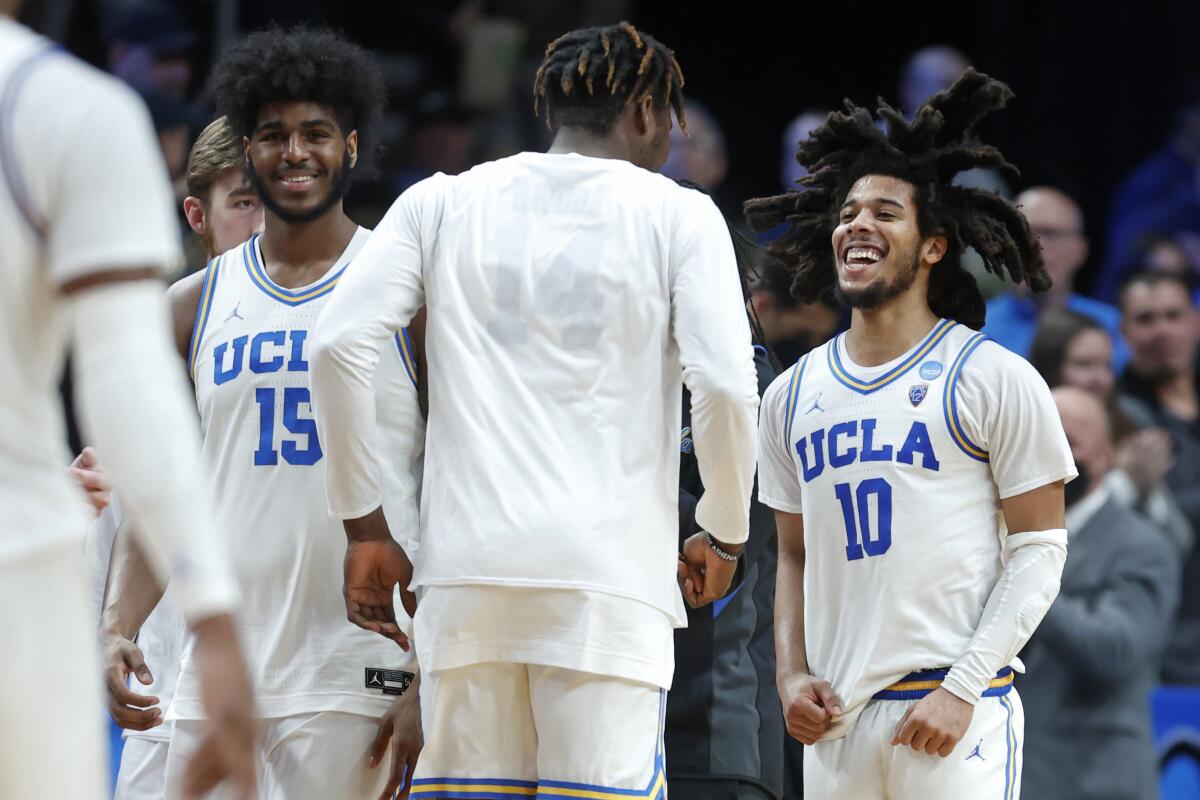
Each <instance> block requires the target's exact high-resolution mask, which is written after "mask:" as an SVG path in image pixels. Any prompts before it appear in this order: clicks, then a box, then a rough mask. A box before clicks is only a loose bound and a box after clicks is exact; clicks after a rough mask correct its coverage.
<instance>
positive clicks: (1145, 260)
mask: <svg viewBox="0 0 1200 800" xmlns="http://www.w3.org/2000/svg"><path fill="white" fill-rule="evenodd" d="M1133 252H1134V258H1133V263H1134V264H1135V265H1136V266H1137V268H1138V269H1139V270H1145V271H1147V272H1173V273H1175V274H1176V275H1186V276H1188V277H1189V279H1193V280H1194V278H1195V273H1196V266H1195V264H1193V263H1192V259H1191V256H1189V255H1188V252H1187V250H1186V249H1184V247H1183V245H1181V244H1180V243H1179V241H1178V240H1177V239H1176V238H1175V237H1174V236H1168V235H1166V234H1161V233H1148V234H1146V235H1145V236H1143V237H1142V239H1141V241H1139V242H1138V245H1137V247H1136V248H1134V251H1133Z"/></svg>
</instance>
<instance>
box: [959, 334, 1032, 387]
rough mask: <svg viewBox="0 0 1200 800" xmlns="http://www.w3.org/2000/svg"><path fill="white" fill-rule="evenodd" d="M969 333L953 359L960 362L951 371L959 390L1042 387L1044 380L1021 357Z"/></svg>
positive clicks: (994, 342) (984, 337)
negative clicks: (1023, 385) (1014, 386)
mask: <svg viewBox="0 0 1200 800" xmlns="http://www.w3.org/2000/svg"><path fill="white" fill-rule="evenodd" d="M971 333H972V335H971V336H970V337H968V338H967V340H966V341H965V343H964V344H963V346H962V349H961V350H960V352H959V354H958V357H957V358H956V360H959V359H961V361H962V365H961V368H960V369H958V370H955V371H953V372H954V375H955V376H956V377H957V382H958V383H959V384H960V387H961V386H964V385H965V386H968V387H969V386H997V387H998V386H1002V385H1014V384H1015V385H1022V384H1033V385H1040V386H1042V387H1044V386H1045V385H1046V381H1045V379H1043V378H1042V376H1041V375H1040V374H1039V373H1038V371H1037V369H1035V368H1034V366H1033V365H1032V364H1030V363H1029V361H1028V360H1027V359H1026V358H1025V357H1024V356H1021V355H1019V354H1017V353H1014V352H1013V351H1012V350H1009V349H1008V348H1007V347H1005V346H1004V345H1002V344H1000V343H999V342H997V341H995V340H994V339H992V338H990V337H988V336H985V335H982V334H975V333H974V332H971Z"/></svg>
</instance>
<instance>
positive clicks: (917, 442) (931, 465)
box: [796, 419, 941, 483]
mask: <svg viewBox="0 0 1200 800" xmlns="http://www.w3.org/2000/svg"><path fill="white" fill-rule="evenodd" d="M876 424H877V423H876V420H874V419H864V420H857V419H852V420H847V421H845V422H839V423H837V424H836V425H831V426H829V429H828V430H826V429H825V428H817V429H816V430H815V431H812V432H811V433H809V434H807V435H805V436H801V437H800V439H799V441H797V442H796V453H797V454H798V455H799V456H800V471H801V476H802V477H803V478H804V482H805V483H808V482H809V481H811V480H813V479H815V478H816V477H817V476H818V475H820V474H821V473H822V472H824V471H825V466H826V464H828V465H829V468H830V469H840V468H841V467H848V466H850V465H851V464H854V463H858V462H868V461H895V462H897V463H900V464H909V465H916V463H917V460H918V459H919V460H920V465H921V467H923V468H925V469H927V470H929V471H930V472H937V471H938V470H939V469H941V462H940V461H938V458H937V454H936V453H934V452H933V440H932V439H931V438H930V436H929V429H928V428H927V427H925V423H924V422H922V421H921V420H914V421H913V423H912V425H911V426H909V429H908V435H907V436H906V437H904V442H903V443H902V444H901V445H900V446H899V447H896V446H894V445H892V444H878V443H877V442H876V440H875V427H876Z"/></svg>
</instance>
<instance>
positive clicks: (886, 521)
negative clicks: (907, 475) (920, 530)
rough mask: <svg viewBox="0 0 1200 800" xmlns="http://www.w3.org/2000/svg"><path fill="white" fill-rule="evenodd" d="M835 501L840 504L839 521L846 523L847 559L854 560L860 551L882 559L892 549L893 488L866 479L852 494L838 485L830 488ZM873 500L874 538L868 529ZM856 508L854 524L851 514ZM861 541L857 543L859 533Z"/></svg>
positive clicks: (878, 480) (842, 484)
mask: <svg viewBox="0 0 1200 800" xmlns="http://www.w3.org/2000/svg"><path fill="white" fill-rule="evenodd" d="M833 489H834V491H835V492H836V493H837V499H838V502H840V503H841V504H842V518H843V519H845V520H846V558H847V559H848V560H850V561H857V560H858V559H860V558H862V557H863V551H866V554H867V555H869V556H881V555H883V554H884V553H886V552H887V551H888V548H889V547H891V546H892V485H891V484H890V483H888V482H887V481H885V480H884V479H883V478H867V479H866V480H865V481H863V482H862V483H860V484H859V485H858V489H856V490H855V491H854V493H853V495H851V492H850V484H848V483H839V484H836V485H835V486H834V487H833ZM872 495H874V496H875V498H876V508H875V510H876V522H877V523H878V524H877V525H875V526H874V535H872V526H871V505H870V502H871V496H872ZM855 505H857V506H858V514H857V522H856V519H855V517H856V515H855V513H854V507H855ZM860 531H861V532H862V540H861V542H860V541H859V532H860Z"/></svg>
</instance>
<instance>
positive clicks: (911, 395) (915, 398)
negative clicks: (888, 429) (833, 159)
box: [908, 383, 929, 406]
mask: <svg viewBox="0 0 1200 800" xmlns="http://www.w3.org/2000/svg"><path fill="white" fill-rule="evenodd" d="M927 394H929V387H928V386H926V385H925V384H923V383H918V384H916V385H915V386H910V387H908V401H909V402H910V403H912V404H913V405H914V406H919V405H921V401H922V400H924V399H925V395H927Z"/></svg>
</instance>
